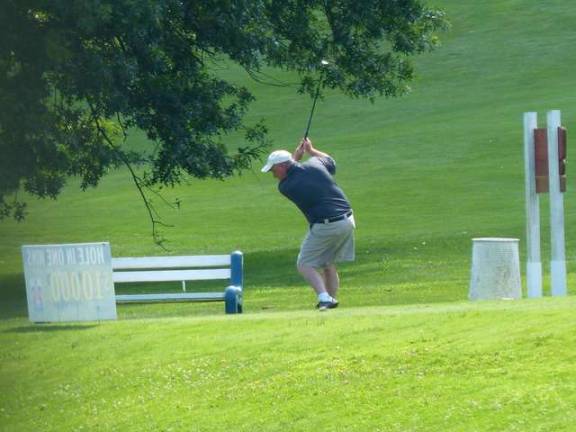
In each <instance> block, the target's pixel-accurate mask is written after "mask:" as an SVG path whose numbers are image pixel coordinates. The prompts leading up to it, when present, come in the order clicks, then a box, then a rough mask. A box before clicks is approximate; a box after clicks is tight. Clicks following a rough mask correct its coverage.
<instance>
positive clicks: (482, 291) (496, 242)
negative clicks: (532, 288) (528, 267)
mask: <svg viewBox="0 0 576 432" xmlns="http://www.w3.org/2000/svg"><path fill="white" fill-rule="evenodd" d="M518 243H519V240H518V239H513V238H475V239H472V270H471V275H470V300H493V299H519V298H521V297H522V286H521V281H520V258H519V253H518Z"/></svg>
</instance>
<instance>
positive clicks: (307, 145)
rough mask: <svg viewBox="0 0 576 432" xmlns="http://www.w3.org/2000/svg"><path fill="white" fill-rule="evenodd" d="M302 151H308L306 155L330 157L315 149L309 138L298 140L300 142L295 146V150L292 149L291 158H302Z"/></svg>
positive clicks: (297, 159) (296, 159)
mask: <svg viewBox="0 0 576 432" xmlns="http://www.w3.org/2000/svg"><path fill="white" fill-rule="evenodd" d="M304 153H308V155H310V156H316V157H328V158H329V157H330V155H329V154H327V153H324V152H321V151H320V150H317V149H315V148H314V147H313V146H312V141H310V139H309V138H304V139H303V140H302V141H300V144H299V145H298V147H296V150H294V153H293V154H292V158H293V159H294V160H295V161H299V160H300V159H302V156H304Z"/></svg>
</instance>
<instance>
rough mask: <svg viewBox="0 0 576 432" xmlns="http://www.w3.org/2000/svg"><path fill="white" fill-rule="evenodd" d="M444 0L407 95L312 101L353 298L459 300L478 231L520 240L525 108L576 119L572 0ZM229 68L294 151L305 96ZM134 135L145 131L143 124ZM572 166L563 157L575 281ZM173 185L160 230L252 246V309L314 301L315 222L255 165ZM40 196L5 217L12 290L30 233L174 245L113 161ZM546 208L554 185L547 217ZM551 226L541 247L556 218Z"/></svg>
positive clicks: (189, 240)
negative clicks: (344, 231)
mask: <svg viewBox="0 0 576 432" xmlns="http://www.w3.org/2000/svg"><path fill="white" fill-rule="evenodd" d="M440 5H441V6H442V7H444V8H445V9H446V11H447V13H448V14H449V16H450V17H451V22H452V30H451V31H450V32H449V33H448V34H445V35H444V38H443V41H444V43H443V47H441V48H440V49H439V50H437V51H436V52H434V53H431V54H426V55H423V56H421V57H419V58H418V59H417V71H418V78H417V79H416V80H415V82H414V83H413V92H412V93H411V94H410V95H408V96H407V97H404V98H401V99H395V100H385V99H380V100H377V101H376V103H374V104H370V103H369V102H367V101H364V100H351V99H348V98H346V97H344V96H342V95H339V94H328V95H327V96H326V98H325V100H324V101H322V102H321V103H320V104H319V105H318V107H317V112H316V118H315V120H314V124H313V126H312V131H311V135H312V138H313V140H314V143H315V144H316V146H317V147H318V148H320V149H322V150H325V151H327V152H329V153H331V154H332V155H333V156H334V157H335V158H336V160H337V162H338V167H339V172H338V175H337V177H338V182H339V184H340V185H341V186H342V187H343V188H344V190H345V191H346V193H347V194H348V196H349V198H350V199H351V201H352V203H353V206H354V209H355V212H356V215H357V223H358V231H357V238H358V247H357V252H358V260H357V263H355V264H354V265H350V266H347V267H345V268H344V269H343V275H342V276H343V277H342V279H343V287H344V288H343V290H342V292H341V296H342V302H343V304H350V305H374V304H381V305H387V304H393V303H414V302H435V301H451V300H462V299H465V298H466V295H467V285H468V277H469V276H468V275H469V266H470V263H469V260H470V258H469V257H470V250H471V238H473V237H477V236H497V237H501V236H512V237H517V238H521V239H522V240H523V239H524V195H523V194H524V192H523V161H522V114H523V112H525V111H538V112H539V113H540V120H541V122H542V124H544V121H545V113H546V111H547V110H550V109H560V110H562V115H563V123H564V124H565V125H566V126H567V127H568V128H569V129H570V127H571V125H572V124H574V123H575V120H576V95H575V94H574V92H572V91H571V89H573V88H575V85H576V74H574V72H573V69H574V66H575V65H576V52H575V51H574V50H573V46H574V44H575V42H576V33H574V31H573V20H574V17H575V15H576V8H575V7H574V5H572V4H571V3H570V2H565V1H559V0H558V1H552V2H547V3H546V5H545V6H543V4H542V3H541V2H537V1H528V2H527V1H523V2H519V1H511V0H510V1H497V2H495V1H491V2H482V3H477V2H455V1H446V2H441V3H440ZM221 69H223V68H221ZM221 73H222V74H225V75H227V76H229V77H230V78H232V79H235V80H238V81H242V82H243V83H245V84H246V85H248V86H250V88H252V89H253V91H254V92H255V94H256V95H257V98H258V100H257V102H256V103H255V104H254V106H253V109H252V111H251V112H250V115H249V119H248V120H249V121H255V120H258V119H260V118H264V119H265V120H266V122H267V124H268V126H269V128H270V131H271V138H272V139H273V142H274V144H273V146H274V147H276V148H283V147H284V148H289V149H292V148H293V147H294V146H295V144H296V143H297V142H298V140H299V139H300V137H301V135H302V133H303V129H304V127H305V122H306V118H307V115H308V111H309V108H310V100H309V99H308V98H304V97H302V96H299V95H297V94H296V89H295V88H294V87H293V86H288V87H273V86H263V85H260V84H257V83H255V82H253V81H251V80H250V79H249V78H248V77H247V76H246V75H245V74H243V73H242V72H241V71H240V70H239V69H236V68H230V69H223V70H222V71H221ZM276 75H277V78H278V79H280V80H282V81H284V82H287V83H289V82H293V81H294V80H293V79H291V77H290V76H286V75H282V74H278V73H277V74H276ZM232 141H234V140H232ZM132 144H133V145H144V143H143V142H142V141H141V136H140V135H138V134H135V136H134V138H133V142H132ZM570 153H571V152H570V151H569V154H570ZM572 178H573V176H572V175H571V173H570V169H569V185H568V189H569V190H568V192H567V193H566V195H565V208H566V236H567V259H568V271H569V273H570V276H569V280H570V284H571V285H573V282H574V273H575V272H576V267H575V261H574V259H575V254H574V250H575V246H576V245H575V242H576V232H575V231H574V227H575V226H576V224H575V223H574V221H575V218H576V207H575V205H574V202H575V200H574V197H575V195H574V194H575V192H574V186H573V185H574V182H573V181H572ZM166 194H167V195H168V196H169V197H178V198H180V199H181V200H182V203H183V204H182V209H181V210H180V211H172V210H170V209H169V208H165V209H164V210H163V217H164V218H165V220H166V222H168V223H170V224H172V225H174V227H173V228H171V229H166V230H164V231H165V236H166V237H167V239H168V241H169V242H168V243H167V246H168V248H169V253H170V254H195V253H226V252H228V251H232V250H234V249H240V250H242V251H243V252H244V253H245V255H246V267H247V286H246V289H247V296H248V308H249V309H250V308H251V306H255V307H252V309H253V310H257V309H258V308H259V307H260V306H262V305H263V304H264V303H266V306H267V307H272V308H277V309H286V308H289V309H290V308H297V309H298V308H302V307H309V305H310V304H311V303H312V302H313V298H312V296H311V295H309V292H308V290H307V288H305V286H304V284H303V282H302V280H301V279H300V276H299V275H297V274H295V271H294V259H295V255H296V252H297V249H298V246H299V243H300V239H301V238H302V237H303V235H304V232H305V230H306V224H305V221H304V219H303V217H302V216H301V215H300V214H299V212H298V211H297V209H296V208H295V207H294V206H293V205H292V204H291V203H289V202H287V201H286V200H285V199H284V198H283V197H281V196H280V194H278V192H277V191H276V182H275V180H274V179H273V178H271V176H270V175H263V174H260V173H259V166H255V167H254V170H253V172H247V173H245V174H244V175H243V176H241V177H239V178H235V179H232V180H229V181H225V182H219V181H198V180H191V181H190V182H189V184H187V185H184V186H181V187H178V188H176V189H175V190H172V191H168V192H166ZM30 204H31V205H30V215H29V217H28V220H27V221H26V222H24V223H15V222H12V221H5V222H3V223H2V224H0V231H1V233H0V235H1V238H2V243H1V245H0V264H1V270H0V283H1V286H2V289H1V291H0V292H1V294H0V295H2V297H3V298H4V299H12V300H13V299H22V296H23V284H22V277H21V262H20V256H19V247H20V245H22V244H27V243H65V242H88V241H103V240H108V241H110V243H111V245H112V249H113V255H116V256H123V255H145V254H162V253H164V252H163V251H162V250H161V249H159V248H158V247H156V246H155V245H154V244H153V243H152V241H151V235H150V227H149V222H148V220H147V215H146V213H145V209H144V206H143V204H142V202H141V201H140V198H139V196H138V194H137V192H136V190H135V188H134V187H133V186H132V185H131V183H130V180H129V178H128V174H127V172H125V171H122V170H120V171H118V172H113V173H111V174H110V175H109V176H108V177H107V178H106V179H105V180H104V181H103V182H102V184H101V186H100V187H99V188H98V189H95V190H89V191H87V192H84V193H82V192H80V191H79V188H78V185H77V184H76V182H74V181H72V182H71V184H70V186H69V187H68V188H67V189H66V190H65V192H64V193H63V194H62V196H61V197H60V198H59V199H58V200H57V201H35V200H33V201H32V202H31V203H30ZM160 208H161V206H160ZM547 214H548V207H547V202H546V197H544V198H543V199H542V215H543V216H546V215H547ZM542 235H543V247H544V251H543V257H544V260H545V261H546V257H547V254H546V251H547V243H548V237H549V235H548V230H547V225H546V221H544V224H543V230H542ZM545 266H546V263H545ZM12 304H13V303H12ZM20 304H22V302H20ZM16 309H18V310H19V311H18V314H20V313H23V309H22V308H18V307H16Z"/></svg>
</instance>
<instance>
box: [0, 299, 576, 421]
mask: <svg viewBox="0 0 576 432" xmlns="http://www.w3.org/2000/svg"><path fill="white" fill-rule="evenodd" d="M575 306H576V299H575V298H574V297H570V298H563V299H543V300H536V301H523V302H514V303H478V304H470V303H450V304H438V305H435V306H395V307H387V308H382V307H362V308H346V309H342V310H338V311H335V312H336V313H326V314H318V313H314V312H313V311H294V312H278V313H261V314H248V315H244V316H238V317H234V318H233V319H231V318H230V317H224V316H222V315H213V316H211V317H197V316H191V317H186V318H183V317H179V318H177V319H174V318H172V319H170V318H165V319H144V320H143V319H139V320H137V319H134V320H123V321H117V322H112V323H105V324H97V323H94V324H68V325H65V324H63V325H45V326H33V325H26V324H23V323H21V322H17V320H14V322H12V325H8V326H6V325H5V326H4V330H3V331H2V332H0V342H1V343H2V346H3V350H2V354H1V358H2V363H3V376H4V379H3V380H2V388H1V390H2V391H1V392H0V403H1V406H2V408H1V409H0V419H1V420H2V423H3V425H4V428H3V430H5V431H7V432H8V431H26V430H30V431H33V430H34V431H37V430H42V431H61V430H74V431H79V430H88V431H116V430H117V431H170V430H174V431H176V430H181V431H184V430H186V431H227V430H232V429H234V430H239V431H254V430H265V431H286V430H290V431H310V430H330V431H368V430H369V431H430V430H442V431H463V430H466V431H480V430H485V431H488V430H490V431H491V430H498V431H550V430H554V431H569V430H571V429H572V423H573V422H572V420H573V419H574V416H575V415H576V411H575V409H574V407H575V406H576V404H575V402H576V397H575V396H574V395H575V394H576V393H575V391H574V390H576V385H575V384H574V383H575V381H574V371H573V367H572V365H573V362H574V361H575V360H576V350H575V348H574V347H576V339H575V334H574V331H573V329H574V326H575V325H576V318H575V317H574V313H573V311H574V307H575ZM104 347H105V349H102V348H104ZM55 353H57V355H55ZM40 389H41V390H42V391H40Z"/></svg>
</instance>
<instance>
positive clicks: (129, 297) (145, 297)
mask: <svg viewBox="0 0 576 432" xmlns="http://www.w3.org/2000/svg"><path fill="white" fill-rule="evenodd" d="M223 299H224V293H223V292H205V293H174V294H169V293H164V294H118V295H116V302H118V303H146V302H159V301H166V302H175V301H219V300H223Z"/></svg>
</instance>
